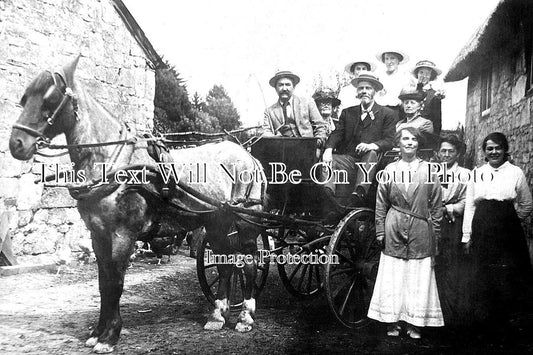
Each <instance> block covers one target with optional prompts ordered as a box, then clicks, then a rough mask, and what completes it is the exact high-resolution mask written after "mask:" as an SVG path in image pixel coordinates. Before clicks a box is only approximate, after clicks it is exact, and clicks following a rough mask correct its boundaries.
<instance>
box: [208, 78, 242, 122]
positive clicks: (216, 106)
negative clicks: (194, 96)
mask: <svg viewBox="0 0 533 355" xmlns="http://www.w3.org/2000/svg"><path fill="white" fill-rule="evenodd" d="M205 101H206V105H205V111H206V112H207V113H208V114H210V115H211V116H214V117H216V118H218V122H219V125H220V127H221V128H222V129H225V130H227V131H230V130H232V129H235V128H237V127H239V126H240V125H241V122H240V116H239V113H238V112H237V109H236V108H235V106H233V102H232V101H231V98H230V97H229V95H228V93H227V92H226V90H225V89H224V87H223V86H222V85H214V86H213V87H212V88H211V90H209V93H208V94H207V97H206V100H205Z"/></svg>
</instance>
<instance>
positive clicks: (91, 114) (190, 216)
mask: <svg viewBox="0 0 533 355" xmlns="http://www.w3.org/2000/svg"><path fill="white" fill-rule="evenodd" d="M79 58H80V56H78V57H77V58H76V59H74V60H73V61H71V62H70V63H68V64H67V65H65V66H63V67H62V68H61V69H59V70H57V71H44V72H41V73H40V74H39V75H38V76H37V77H36V78H35V79H34V80H33V81H32V82H31V84H30V85H29V86H28V87H27V88H26V90H25V92H24V95H23V97H22V99H21V102H20V104H21V106H22V112H21V114H20V117H19V118H18V120H17V121H16V123H15V124H14V125H13V127H12V132H11V136H10V141H9V148H10V151H11V154H12V156H13V157H14V158H16V159H19V160H29V159H31V158H32V157H33V156H34V154H35V153H36V152H37V149H38V148H39V147H42V146H43V144H46V143H47V142H48V143H49V142H50V140H51V139H52V138H53V137H55V136H57V135H59V134H61V133H63V134H64V135H65V137H66V142H67V145H66V146H65V147H66V148H67V149H68V152H69V155H70V159H71V162H72V163H73V164H74V168H73V169H74V171H75V172H76V174H79V173H82V174H81V175H75V176H81V177H82V178H81V179H79V180H80V181H75V183H73V184H70V186H69V192H70V194H71V196H72V197H73V198H75V199H76V200H77V207H78V211H79V213H80V215H81V217H82V219H83V221H84V222H85V224H86V226H87V228H88V230H89V231H90V233H91V240H92V246H93V250H94V253H95V255H96V259H97V266H98V284H99V291H100V315H99V320H98V323H97V325H96V327H94V330H93V331H92V332H91V334H90V336H89V339H88V340H87V341H86V346H88V347H93V351H94V352H96V353H109V352H112V351H113V350H114V346H115V345H116V344H117V343H118V340H119V336H120V331H121V328H122V318H121V315H120V297H121V295H122V291H123V286H124V276H125V272H126V270H127V268H128V264H129V257H130V255H131V254H132V253H133V251H134V247H135V242H136V241H137V240H138V239H142V237H143V236H146V235H147V234H150V233H151V232H152V228H154V226H155V225H157V224H158V222H160V221H161V220H166V221H167V222H169V221H170V222H172V223H175V224H177V225H179V228H187V229H188V230H192V229H194V228H198V227H200V226H204V227H205V230H206V238H207V240H208V241H209V243H210V245H211V248H212V250H213V253H214V254H220V255H228V254H232V253H235V252H241V253H245V254H251V255H255V254H256V251H257V242H256V240H257V236H258V234H259V232H260V231H259V228H258V227H257V225H256V224H253V223H247V222H245V221H244V220H243V219H241V218H239V216H238V215H237V214H236V213H234V212H232V211H231V210H230V209H228V208H219V207H220V206H218V207H216V208H215V207H214V205H215V206H216V205H217V204H216V202H212V201H219V202H221V203H225V205H226V206H227V205H230V204H233V205H235V206H238V207H239V206H240V207H242V206H245V207H247V208H249V209H251V210H256V211H261V210H262V203H261V201H262V199H263V196H264V195H263V194H264V191H265V186H264V184H263V183H258V181H257V180H253V181H242V180H243V179H238V178H236V177H238V176H239V174H240V173H242V171H244V170H247V171H248V170H250V171H252V170H257V169H260V165H258V164H259V163H258V162H257V161H256V160H255V159H254V158H253V157H252V156H251V155H250V154H249V153H248V152H247V151H246V150H245V149H244V148H243V147H241V146H240V145H238V144H235V143H232V142H228V141H224V142H220V143H212V144H205V145H202V146H199V147H196V148H190V149H180V150H172V151H171V153H170V155H168V154H167V155H165V156H166V158H165V159H163V161H165V162H164V163H161V162H159V163H157V162H156V161H155V160H154V159H153V158H152V157H151V156H150V154H149V152H148V148H149V147H148V144H147V140H142V139H138V138H136V136H135V135H134V133H132V131H131V129H130V128H129V127H128V126H127V125H126V124H125V123H124V122H122V121H121V120H119V119H118V118H116V117H114V116H113V115H112V114H111V113H110V112H109V111H107V110H106V109H105V108H104V107H103V106H102V105H100V104H99V103H98V102H97V101H96V100H95V99H94V98H92V97H91V96H90V94H89V93H88V92H87V90H86V89H85V88H84V86H83V85H82V83H80V82H79V81H78V80H74V74H75V71H76V67H77V64H78V61H79ZM109 142H112V143H113V142H114V143H113V144H109ZM121 167H124V169H120V168H121ZM187 167H189V168H187ZM106 168H107V170H106V172H103V170H104V169H106ZM172 169H174V170H172ZM143 171H144V173H143ZM198 171H202V172H204V173H203V174H197V172H198ZM117 174H118V175H117ZM167 174H168V176H166V175H167ZM134 175H136V177H135V181H133V180H134ZM176 175H177V176H176ZM196 175H201V176H196ZM165 176H166V177H167V178H168V179H167V180H170V181H166V182H165V181H163V180H165V179H164V177H165ZM169 176H172V179H170V178H169ZM126 177H127V178H126ZM187 180H189V181H187ZM184 182H185V183H184ZM69 183H70V181H69ZM201 197H206V198H207V200H208V201H210V202H206V200H205V199H202V198H201ZM252 219H253V218H252ZM232 228H236V229H237V231H238V233H239V241H240V243H239V244H240V247H239V249H240V250H238V251H235V250H233V249H232V248H234V247H232V246H230V245H229V244H230V243H229V241H228V238H227V233H228V231H229V230H232ZM232 267H233V265H220V264H219V265H217V268H218V272H219V276H220V279H219V285H218V289H217V297H216V298H217V299H216V301H215V307H214V309H213V311H212V312H211V313H210V315H209V317H208V320H207V322H206V324H205V326H204V329H206V330H220V329H222V328H223V326H224V325H225V324H226V322H227V319H228V316H229V301H228V298H229V297H228V296H229V292H230V287H231V286H230V282H229V280H230V277H231V273H232ZM243 271H244V274H245V276H246V281H245V286H244V290H243V294H244V302H243V306H242V311H241V312H240V314H239V316H238V319H237V324H236V326H235V329H236V330H237V331H240V332H247V331H250V330H251V329H252V327H253V324H254V319H253V317H254V313H255V299H254V295H253V285H254V281H255V277H256V274H257V261H256V260H255V257H254V260H253V262H248V263H246V265H245V266H244V270H243Z"/></svg>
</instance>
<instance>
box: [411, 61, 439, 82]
mask: <svg viewBox="0 0 533 355" xmlns="http://www.w3.org/2000/svg"><path fill="white" fill-rule="evenodd" d="M420 68H428V69H431V70H432V71H433V73H432V74H431V78H430V80H435V79H436V78H437V76H439V75H441V74H442V70H440V69H439V68H437V66H436V65H435V63H433V62H432V61H430V60H421V61H419V62H418V63H416V65H415V67H414V68H413V70H412V71H411V73H412V74H413V76H414V77H415V78H416V77H417V75H418V69H420Z"/></svg>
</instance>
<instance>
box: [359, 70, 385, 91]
mask: <svg viewBox="0 0 533 355" xmlns="http://www.w3.org/2000/svg"><path fill="white" fill-rule="evenodd" d="M361 81H368V82H369V83H372V85H373V86H374V89H375V90H376V91H380V90H382V89H383V84H382V83H381V82H380V81H379V79H378V78H377V77H376V76H375V75H374V74H372V73H370V72H362V73H361V74H359V76H358V77H357V78H355V79H353V80H352V81H351V83H352V85H353V86H355V87H357V85H359V83H360V82H361Z"/></svg>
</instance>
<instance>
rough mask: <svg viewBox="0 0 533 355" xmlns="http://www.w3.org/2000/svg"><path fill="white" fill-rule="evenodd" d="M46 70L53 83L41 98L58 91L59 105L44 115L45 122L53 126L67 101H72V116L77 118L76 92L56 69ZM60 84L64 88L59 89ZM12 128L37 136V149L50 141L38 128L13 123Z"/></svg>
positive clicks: (47, 97) (48, 96)
mask: <svg viewBox="0 0 533 355" xmlns="http://www.w3.org/2000/svg"><path fill="white" fill-rule="evenodd" d="M47 72H48V73H50V74H51V76H52V79H53V80H54V84H53V85H52V86H50V87H49V88H48V90H47V91H46V93H45V94H44V96H43V100H44V101H46V100H48V99H49V98H50V97H52V95H54V94H55V93H58V92H59V94H60V95H61V101H60V102H59V105H57V107H56V108H55V109H54V111H53V112H52V113H49V114H48V116H47V117H46V122H47V123H48V125H49V126H53V125H54V123H55V121H56V119H57V116H59V114H60V113H61V111H62V110H63V108H64V107H65V106H66V104H67V103H68V102H69V101H72V107H73V111H74V116H75V117H76V119H77V120H78V119H79V118H78V99H77V97H76V94H74V91H73V90H72V88H71V87H70V86H68V83H67V80H66V79H65V76H64V75H63V74H62V73H60V72H57V71H56V72H52V71H50V70H48V71H47ZM56 75H57V76H58V77H59V78H60V79H61V81H62V82H63V85H61V83H60V82H59V81H58V79H57V78H56ZM62 86H64V90H61V89H60V88H61V87H62ZM13 128H16V129H19V130H21V131H24V132H26V133H28V134H29V135H31V136H34V137H37V141H36V142H35V144H36V147H37V149H39V148H43V147H44V146H45V145H46V143H49V141H50V139H49V138H48V137H46V136H45V135H44V132H39V131H38V130H36V129H33V128H31V127H28V126H25V125H23V124H20V123H14V124H13Z"/></svg>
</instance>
